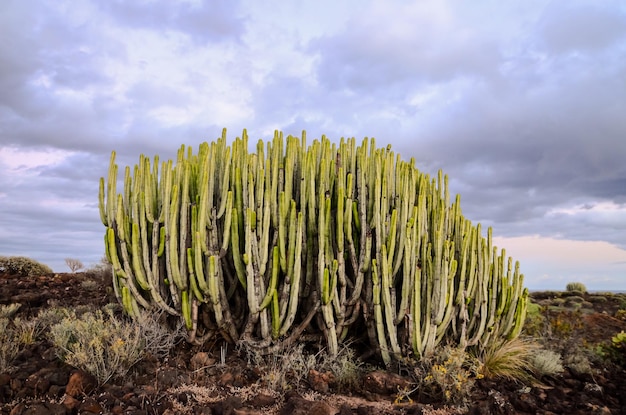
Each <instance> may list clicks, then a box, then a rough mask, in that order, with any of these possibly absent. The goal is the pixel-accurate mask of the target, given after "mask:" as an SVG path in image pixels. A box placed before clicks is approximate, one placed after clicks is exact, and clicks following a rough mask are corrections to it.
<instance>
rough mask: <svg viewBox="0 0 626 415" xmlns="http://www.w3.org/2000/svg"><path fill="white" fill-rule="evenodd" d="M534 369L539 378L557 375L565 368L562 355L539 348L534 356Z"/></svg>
mask: <svg viewBox="0 0 626 415" xmlns="http://www.w3.org/2000/svg"><path fill="white" fill-rule="evenodd" d="M531 363H532V371H533V373H534V374H535V376H537V377H538V378H541V377H543V376H555V375H558V374H559V373H561V372H563V370H565V369H564V368H563V361H562V359H561V355H560V354H559V353H557V352H553V351H552V350H538V351H537V353H535V354H534V356H533V357H532V361H531Z"/></svg>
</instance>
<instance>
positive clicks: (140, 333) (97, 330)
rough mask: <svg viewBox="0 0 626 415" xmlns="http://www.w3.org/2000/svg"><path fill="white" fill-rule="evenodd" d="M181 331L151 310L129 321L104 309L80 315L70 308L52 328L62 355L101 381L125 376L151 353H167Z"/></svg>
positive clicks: (55, 343) (54, 338)
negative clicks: (165, 323) (164, 322)
mask: <svg viewBox="0 0 626 415" xmlns="http://www.w3.org/2000/svg"><path fill="white" fill-rule="evenodd" d="M179 333H180V331H178V332H177V331H174V332H172V331H170V329H168V328H166V327H164V326H163V325H161V324H160V323H159V322H158V320H157V319H156V318H154V317H152V316H150V315H148V314H146V315H144V316H141V318H140V319H139V320H135V321H128V320H125V319H119V318H118V317H116V316H115V315H114V314H113V313H110V312H109V313H107V314H104V313H102V312H101V311H100V310H96V311H95V312H93V313H91V312H87V313H85V314H83V315H82V316H80V317H77V316H76V315H75V314H73V313H71V312H70V314H69V315H68V316H66V317H64V318H63V319H62V320H61V321H60V322H59V323H57V324H55V325H53V326H52V327H51V328H50V337H51V340H52V343H53V344H54V345H55V347H56V348H57V354H58V355H59V357H60V358H61V359H62V360H63V361H65V362H66V363H68V364H69V365H71V366H74V367H76V368H79V369H81V370H84V371H85V372H87V373H90V374H92V375H93V376H94V377H95V378H96V379H97V380H98V382H99V383H100V384H101V385H102V384H104V383H106V382H107V381H109V380H110V379H111V378H115V377H121V376H124V375H125V374H126V373H127V372H128V371H129V370H130V368H131V367H132V366H134V365H135V364H136V363H138V362H139V361H140V360H141V359H142V358H144V357H145V356H146V355H147V354H148V353H151V354H153V355H155V356H163V355H164V354H167V353H168V352H169V350H170V349H171V348H172V347H173V346H174V344H175V343H176V341H177V334H179Z"/></svg>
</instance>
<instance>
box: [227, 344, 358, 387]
mask: <svg viewBox="0 0 626 415" xmlns="http://www.w3.org/2000/svg"><path fill="white" fill-rule="evenodd" d="M239 351H240V353H243V354H245V358H246V359H247V361H248V364H249V365H251V366H255V367H258V368H259V369H260V371H261V378H260V382H261V384H262V385H263V386H264V387H267V388H268V389H271V390H275V391H286V390H289V389H292V388H294V387H298V385H300V384H301V383H302V382H303V381H304V380H305V379H306V378H307V376H308V375H309V372H310V371H311V370H316V371H318V372H321V373H325V374H329V375H330V376H329V380H330V382H329V383H330V386H332V387H333V388H336V389H337V390H338V391H343V390H350V389H351V388H353V387H355V386H357V385H358V384H359V382H360V381H361V378H362V376H363V374H364V373H365V372H366V371H367V370H368V367H367V366H366V365H365V364H364V363H363V362H361V361H360V360H359V359H358V358H357V357H356V356H355V352H354V350H353V349H352V348H350V347H349V346H348V345H344V346H343V347H341V348H340V349H339V353H338V354H337V355H336V356H332V355H331V354H329V353H328V352H327V351H326V350H325V349H323V350H321V351H319V352H317V353H316V354H313V353H311V352H309V351H307V349H306V347H305V344H304V343H299V344H295V345H292V346H289V347H286V348H285V349H283V350H282V351H281V352H280V353H274V354H272V355H265V354H262V353H260V352H259V350H257V349H256V348H253V347H247V345H245V344H241V345H240V346H239Z"/></svg>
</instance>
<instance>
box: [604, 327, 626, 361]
mask: <svg viewBox="0 0 626 415" xmlns="http://www.w3.org/2000/svg"><path fill="white" fill-rule="evenodd" d="M598 354H599V355H600V356H601V357H603V358H605V359H608V360H610V361H612V362H613V363H616V364H618V365H626V332H624V331H623V330H622V331H621V332H619V333H617V334H616V335H615V336H613V337H612V338H611V343H609V344H608V345H606V344H602V345H600V346H599V350H598Z"/></svg>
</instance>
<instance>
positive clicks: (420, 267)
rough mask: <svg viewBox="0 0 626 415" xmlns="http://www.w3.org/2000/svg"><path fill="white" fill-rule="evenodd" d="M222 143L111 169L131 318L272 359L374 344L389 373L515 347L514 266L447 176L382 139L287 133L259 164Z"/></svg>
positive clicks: (243, 141) (259, 154) (107, 208)
mask: <svg viewBox="0 0 626 415" xmlns="http://www.w3.org/2000/svg"><path fill="white" fill-rule="evenodd" d="M248 149H249V147H248V137H247V134H246V132H245V130H244V132H243V135H242V137H241V138H237V139H235V140H234V141H233V142H232V144H230V145H228V144H227V140H226V131H225V130H224V132H223V134H222V137H221V138H219V139H218V140H216V141H215V142H212V143H203V144H201V145H200V147H199V150H198V152H197V154H194V152H193V150H192V149H191V148H188V147H185V146H182V147H181V148H180V150H179V151H178V155H177V159H176V162H173V161H171V160H169V161H167V162H159V158H158V157H156V156H155V157H154V159H152V160H151V159H150V158H148V157H145V156H143V155H142V156H141V157H140V159H139V163H138V164H137V165H135V166H134V169H132V170H131V169H130V168H129V167H126V168H125V172H124V180H123V191H122V192H119V193H118V191H117V180H118V177H117V175H118V166H117V164H116V163H115V152H113V153H112V155H111V163H110V168H109V175H108V179H107V180H105V179H104V178H102V179H101V181H100V214H101V218H102V222H103V224H104V226H105V227H106V228H107V230H106V232H105V247H106V253H107V257H108V259H109V260H110V262H111V264H112V265H113V273H114V275H113V281H114V290H115V293H116V295H117V297H118V299H119V300H120V302H121V303H122V304H123V306H124V309H125V311H126V312H127V313H128V314H130V315H131V316H132V315H136V314H137V313H139V312H140V310H141V309H148V310H163V311H165V312H167V313H169V314H171V315H174V316H178V317H179V318H180V319H181V321H182V322H184V324H185V326H186V328H187V332H188V339H189V341H191V342H198V343H199V342H203V341H204V340H205V339H207V338H209V337H211V336H216V335H219V336H221V337H223V338H224V339H226V340H227V341H229V342H232V343H237V342H245V343H247V344H248V345H251V346H253V347H257V348H259V349H261V350H263V351H265V352H271V351H275V350H278V348H280V347H283V346H285V345H288V344H291V343H294V342H296V341H299V340H301V339H305V338H316V337H318V338H319V337H321V336H323V338H324V339H325V341H326V344H327V347H328V350H329V352H330V353H331V354H336V353H337V352H338V347H339V346H338V345H339V344H340V343H341V342H342V341H344V340H346V339H347V338H349V337H353V336H356V335H358V334H360V333H362V332H366V333H367V335H368V339H369V342H370V345H371V346H372V347H374V348H375V349H376V350H377V351H378V353H379V354H380V356H381V357H382V358H383V360H384V361H385V362H386V363H389V362H391V361H392V360H394V359H400V358H402V357H406V356H410V355H413V356H418V357H422V356H428V355H430V354H432V353H433V352H434V350H435V348H436V347H437V345H438V344H440V343H442V342H447V343H449V342H452V343H455V344H458V345H459V346H460V347H472V348H483V347H486V346H487V345H489V344H490V343H491V342H493V341H498V340H501V339H503V338H505V339H512V338H514V337H516V336H518V335H519V333H520V330H521V328H522V325H523V322H524V316H525V313H526V302H527V297H528V291H527V290H526V289H525V288H524V287H523V276H522V275H521V274H520V272H519V266H518V264H517V263H515V265H513V261H512V260H511V258H507V257H506V253H505V251H504V250H501V251H498V249H497V248H496V247H494V246H493V245H492V241H491V229H489V231H488V232H487V237H483V236H482V234H481V227H480V224H479V225H477V226H474V225H472V223H471V222H470V221H469V220H468V219H466V218H464V216H463V215H462V213H461V208H460V198H459V197H458V196H457V197H456V199H455V201H454V202H453V203H451V202H450V195H449V192H448V182H447V177H446V176H444V175H443V174H442V173H441V172H439V174H438V176H437V177H436V178H432V179H431V178H430V177H429V175H427V174H424V173H422V172H420V171H419V170H418V169H417V168H416V167H415V165H414V160H411V161H409V162H406V161H403V160H402V159H401V158H400V156H399V155H396V154H395V153H394V152H393V151H391V149H390V148H389V147H386V148H377V147H376V143H375V141H374V139H367V138H366V139H364V140H363V141H362V142H361V144H360V145H359V146H357V143H356V140H355V139H354V138H350V139H342V140H341V141H340V143H339V144H338V145H337V144H334V143H331V142H330V141H329V140H328V139H327V138H326V137H324V136H322V138H321V139H319V140H314V141H313V142H312V143H311V144H310V145H307V139H306V134H305V133H303V134H302V137H300V138H297V137H293V136H288V137H286V138H284V137H283V135H282V133H280V132H276V133H275V134H274V138H273V139H272V140H271V141H268V142H267V143H265V142H263V141H262V140H259V142H258V144H257V146H256V152H249V150H248Z"/></svg>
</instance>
